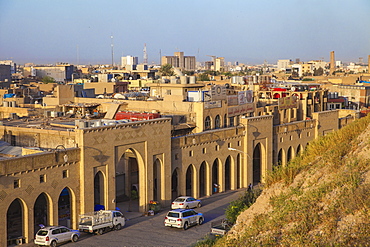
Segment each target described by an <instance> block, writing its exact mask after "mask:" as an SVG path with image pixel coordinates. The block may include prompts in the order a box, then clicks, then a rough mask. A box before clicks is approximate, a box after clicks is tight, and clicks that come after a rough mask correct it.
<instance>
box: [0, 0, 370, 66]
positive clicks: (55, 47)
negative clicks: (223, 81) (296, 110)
mask: <svg viewBox="0 0 370 247" xmlns="http://www.w3.org/2000/svg"><path fill="white" fill-rule="evenodd" d="M111 35H113V43H114V57H115V59H114V60H115V63H119V61H120V57H121V56H122V55H125V56H126V55H132V56H137V57H139V62H142V61H143V47H144V43H146V45H147V53H148V61H149V62H150V63H151V62H159V51H160V50H161V54H162V56H164V55H173V52H175V51H184V52H185V55H189V56H197V60H198V61H207V60H210V57H207V56H206V55H216V56H219V57H225V60H226V61H230V62H235V61H239V62H242V63H248V64H254V63H262V62H263V61H264V60H266V61H267V62H268V63H276V62H277V60H278V59H292V60H294V59H296V58H300V59H301V61H308V60H312V59H322V58H324V60H326V61H329V54H330V51H335V56H336V60H342V61H344V62H349V61H355V62H357V61H358V60H359V57H363V58H364V62H367V56H368V55H370V0H310V1H306V0H228V1H226V0H187V1H179V0H157V1H154V0H146V1H145V0H130V1H129V0H106V1H101V0H0V60H2V59H13V60H14V61H15V62H16V63H20V64H22V63H26V62H34V63H56V62H69V63H72V64H76V63H77V61H79V62H80V64H86V63H91V64H98V63H100V64H103V63H107V64H109V63H111Z"/></svg>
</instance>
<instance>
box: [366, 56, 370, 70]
mask: <svg viewBox="0 0 370 247" xmlns="http://www.w3.org/2000/svg"><path fill="white" fill-rule="evenodd" d="M367 73H370V55H369V56H368V57H367Z"/></svg>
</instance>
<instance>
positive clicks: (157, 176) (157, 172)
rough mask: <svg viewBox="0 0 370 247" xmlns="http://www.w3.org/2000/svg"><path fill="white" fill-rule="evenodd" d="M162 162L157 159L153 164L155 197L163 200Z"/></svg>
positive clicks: (155, 199) (156, 199)
mask: <svg viewBox="0 0 370 247" xmlns="http://www.w3.org/2000/svg"><path fill="white" fill-rule="evenodd" d="M161 181H162V179H161V162H160V161H159V159H156V160H155V161H154V164H153V199H154V201H158V200H161Z"/></svg>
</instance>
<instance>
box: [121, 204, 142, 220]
mask: <svg viewBox="0 0 370 247" xmlns="http://www.w3.org/2000/svg"><path fill="white" fill-rule="evenodd" d="M116 207H117V208H119V209H120V211H121V212H122V213H123V215H124V216H125V218H126V220H132V219H135V218H138V217H141V216H143V213H140V212H139V205H138V202H137V201H131V202H130V201H125V202H117V203H116Z"/></svg>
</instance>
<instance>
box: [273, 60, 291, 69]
mask: <svg viewBox="0 0 370 247" xmlns="http://www.w3.org/2000/svg"><path fill="white" fill-rule="evenodd" d="M291 67H292V60H290V59H280V60H278V61H277V70H278V71H286V70H287V69H290V68H291Z"/></svg>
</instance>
